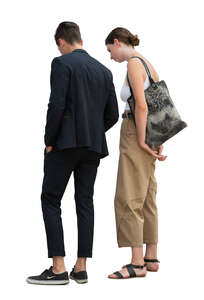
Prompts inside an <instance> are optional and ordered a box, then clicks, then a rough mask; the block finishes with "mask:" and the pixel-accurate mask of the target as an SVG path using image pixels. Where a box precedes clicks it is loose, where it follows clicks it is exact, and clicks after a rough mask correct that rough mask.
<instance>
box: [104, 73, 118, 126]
mask: <svg viewBox="0 0 204 300" xmlns="http://www.w3.org/2000/svg"><path fill="white" fill-rule="evenodd" d="M110 76H111V78H110V89H109V94H108V100H107V102H106V106H105V110H104V128H105V131H107V130H108V129H110V128H111V127H112V126H113V125H114V124H115V123H116V122H117V121H118V118H119V113H118V102H117V97H116V93H115V86H114V83H113V75H112V73H111V72H110Z"/></svg>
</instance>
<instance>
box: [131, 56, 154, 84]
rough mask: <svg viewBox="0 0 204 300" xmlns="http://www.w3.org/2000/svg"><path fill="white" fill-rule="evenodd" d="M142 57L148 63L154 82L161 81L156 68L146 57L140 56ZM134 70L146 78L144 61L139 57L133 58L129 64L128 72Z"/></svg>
mask: <svg viewBox="0 0 204 300" xmlns="http://www.w3.org/2000/svg"><path fill="white" fill-rule="evenodd" d="M140 57H141V58H142V59H143V60H144V61H145V62H146V64H147V66H148V68H149V71H150V73H151V75H152V78H153V80H154V81H155V82H157V81H159V75H158V73H157V71H156V70H155V68H154V66H153V65H152V64H151V63H150V62H149V60H147V59H146V58H145V57H144V56H142V55H140ZM133 69H134V70H135V71H136V72H141V73H142V75H143V78H144V79H145V78H146V74H147V73H146V71H145V68H144V65H143V63H142V61H141V60H140V59H139V58H137V57H134V58H131V59H129V60H128V62H127V70H133Z"/></svg>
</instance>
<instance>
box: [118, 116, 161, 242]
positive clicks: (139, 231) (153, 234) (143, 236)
mask: <svg viewBox="0 0 204 300" xmlns="http://www.w3.org/2000/svg"><path fill="white" fill-rule="evenodd" d="M119 149H120V156H119V161H118V173H117V182H116V192H115V199H114V204H115V216H116V229H117V241H118V246H119V247H131V246H137V247H139V246H142V245H143V244H152V243H153V244H155V243H157V242H158V215H157V206H156V203H155V200H156V192H157V181H156V178H155V176H154V171H155V161H156V158H154V157H153V156H151V155H150V154H148V153H147V152H146V151H145V150H143V149H141V148H140V147H139V145H138V142H137V135H136V128H135V125H134V121H133V119H130V118H124V119H123V120H122V124H121V129H120V146H119Z"/></svg>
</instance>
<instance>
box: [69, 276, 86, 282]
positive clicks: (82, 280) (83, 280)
mask: <svg viewBox="0 0 204 300" xmlns="http://www.w3.org/2000/svg"><path fill="white" fill-rule="evenodd" d="M69 278H70V279H72V280H75V281H76V282H77V283H87V282H88V279H76V278H74V277H72V276H69Z"/></svg>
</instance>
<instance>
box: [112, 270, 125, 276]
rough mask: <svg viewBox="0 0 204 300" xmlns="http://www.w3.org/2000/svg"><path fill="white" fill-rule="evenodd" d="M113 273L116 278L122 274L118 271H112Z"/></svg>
mask: <svg viewBox="0 0 204 300" xmlns="http://www.w3.org/2000/svg"><path fill="white" fill-rule="evenodd" d="M113 274H115V275H116V276H117V277H118V278H123V275H122V274H121V273H120V272H118V271H116V272H114V273H113Z"/></svg>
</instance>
